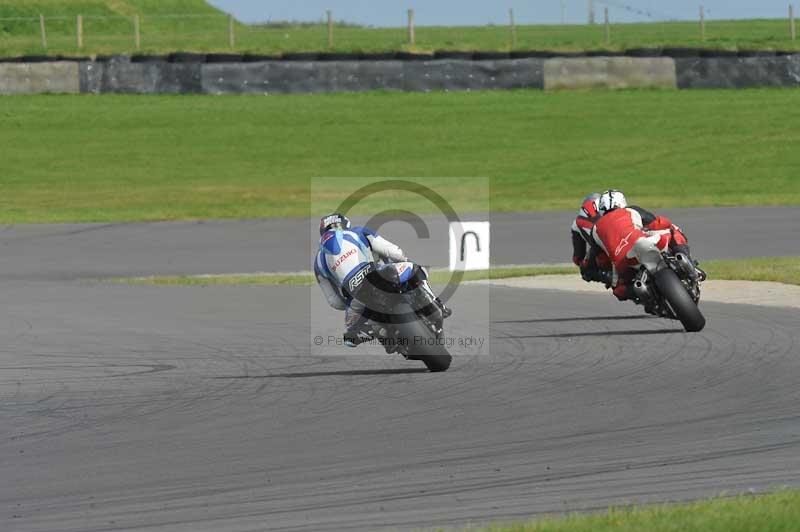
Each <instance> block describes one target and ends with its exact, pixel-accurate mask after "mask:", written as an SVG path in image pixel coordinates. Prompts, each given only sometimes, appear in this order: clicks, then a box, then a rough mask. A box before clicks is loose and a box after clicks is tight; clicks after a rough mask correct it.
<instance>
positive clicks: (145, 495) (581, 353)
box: [0, 266, 800, 532]
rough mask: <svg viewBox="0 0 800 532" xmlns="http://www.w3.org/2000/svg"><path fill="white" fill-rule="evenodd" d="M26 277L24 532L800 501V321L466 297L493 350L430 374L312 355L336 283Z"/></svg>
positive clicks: (539, 294)
mask: <svg viewBox="0 0 800 532" xmlns="http://www.w3.org/2000/svg"><path fill="white" fill-rule="evenodd" d="M98 268H99V266H98ZM54 270H55V269H54ZM54 270H53V271H54ZM23 273H24V272H19V275H18V276H17V277H18V278H17V279H16V280H10V279H8V278H6V279H4V280H2V281H0V294H2V300H3V304H2V306H0V479H2V482H0V530H3V531H9V532H17V531H36V530H46V531H53V530H58V531H61V532H69V531H80V532H91V531H100V530H103V531H105V530H170V531H256V530H266V529H269V530H287V531H304V530H308V531H319V530H359V529H362V530H379V529H390V530H406V529H414V528H420V527H431V526H448V525H452V526H459V525H464V524H467V523H478V522H484V521H487V520H493V519H503V520H505V519H512V518H525V517H528V516H531V515H535V514H541V513H543V512H561V511H566V510H587V509H598V508H604V507H605V506H606V505H608V504H612V503H615V504H624V503H629V502H648V501H668V500H669V501H672V500H684V499H691V498H697V497H704V496H712V495H717V494H720V493H722V492H728V493H730V492H742V491H746V490H750V489H752V490H759V491H760V490H768V489H772V488H777V487H781V486H784V485H791V486H795V487H797V486H798V485H799V484H800V480H798V479H800V412H799V411H798V408H797V405H798V404H799V403H800V357H798V354H800V351H799V350H798V345H800V327H798V325H799V324H800V312H798V311H790V310H784V309H778V308H761V307H748V306H735V305H720V304H706V305H704V306H703V310H704V312H705V314H706V316H707V318H708V322H709V325H708V327H707V328H706V330H705V331H703V332H702V333H700V334H685V333H683V332H681V331H680V329H679V327H678V326H677V324H676V323H674V322H669V321H665V320H660V319H655V318H649V317H644V316H642V315H640V314H639V312H638V311H637V310H636V309H635V308H633V307H632V306H626V305H622V304H612V303H610V302H609V300H608V299H607V297H605V296H597V295H571V294H568V293H563V292H550V291H526V290H512V289H504V288H492V289H491V293H490V294H488V292H487V291H488V290H489V289H488V288H485V287H479V286H474V285H470V286H462V287H461V288H460V289H459V290H458V292H457V293H456V295H455V297H454V299H453V300H452V301H451V303H452V306H453V307H454V309H455V310H456V315H455V316H454V317H453V318H452V319H451V320H450V322H449V323H448V326H449V327H448V331H449V332H450V333H451V335H454V336H464V335H473V334H477V333H478V332H479V331H482V330H486V329H487V323H486V320H487V319H488V318H487V316H489V313H487V312H486V311H487V301H486V298H487V295H489V297H490V298H491V300H490V303H488V310H490V311H491V312H490V319H491V338H490V339H489V341H490V344H488V345H487V346H486V348H485V349H483V351H482V354H480V355H476V356H470V355H468V354H467V351H466V350H465V349H462V348H460V347H458V348H456V349H454V352H455V354H456V357H455V360H454V363H453V366H452V368H451V370H450V371H448V372H447V373H443V374H430V373H426V372H423V371H422V369H423V368H422V365H421V364H420V363H418V362H406V361H404V360H402V359H401V358H399V357H392V356H387V355H385V354H382V353H381V352H380V351H379V348H377V347H371V346H365V347H364V348H363V349H360V350H359V352H360V353H363V355H350V356H347V355H341V354H336V353H332V354H331V355H330V356H319V355H317V354H312V340H311V336H312V335H313V334H316V332H317V331H319V330H324V331H328V330H330V331H336V330H338V327H339V324H340V321H339V320H341V315H339V314H335V313H327V312H324V307H323V305H324V302H323V300H322V297H321V295H320V294H318V293H317V291H316V289H314V288H301V287H261V288H252V287H209V288H199V287H153V286H124V285H114V284H102V283H96V282H91V281H86V280H83V281H80V280H79V281H54V280H42V279H41V275H39V274H40V273H41V271H40V270H37V271H33V272H31V277H30V279H24V278H23V277H24V276H23ZM76 273H79V272H76ZM76 277H79V276H78V275H76ZM312 316H322V318H320V319H319V322H316V321H315V322H314V323H313V324H312ZM334 351H337V352H338V351H339V350H336V349H334Z"/></svg>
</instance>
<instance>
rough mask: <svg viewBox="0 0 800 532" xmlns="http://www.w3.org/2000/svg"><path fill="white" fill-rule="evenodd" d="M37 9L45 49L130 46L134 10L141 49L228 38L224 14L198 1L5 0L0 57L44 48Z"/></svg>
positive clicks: (0, 12)
mask: <svg viewBox="0 0 800 532" xmlns="http://www.w3.org/2000/svg"><path fill="white" fill-rule="evenodd" d="M40 14H42V15H44V17H45V23H46V26H45V27H46V33H47V41H48V51H49V52H50V53H53V52H58V53H68V54H71V55H75V54H79V53H81V52H84V53H118V52H131V51H135V50H134V49H133V43H134V39H133V17H134V16H135V15H138V16H139V17H140V21H141V35H142V47H143V49H144V50H153V51H156V50H176V49H192V48H214V47H217V48H222V47H224V45H225V43H227V27H228V21H227V19H228V15H227V13H224V12H223V11H221V10H219V9H216V8H215V7H213V6H211V5H209V4H207V3H206V2H204V1H203V0H8V1H0V56H8V55H15V54H30V53H33V54H37V53H38V54H40V53H42V52H43V51H44V50H43V47H42V40H41V33H40V29H39V15H40ZM78 15H82V16H83V27H84V48H83V50H78V49H77V44H76V40H77V38H76V33H77V30H76V26H77V22H76V19H77V16H78ZM3 19H5V20H3ZM25 19H30V20H25ZM237 27H241V25H240V24H237Z"/></svg>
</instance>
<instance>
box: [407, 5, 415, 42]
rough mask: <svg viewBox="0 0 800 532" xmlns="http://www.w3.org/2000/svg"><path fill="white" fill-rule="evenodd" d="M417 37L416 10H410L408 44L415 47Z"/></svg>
mask: <svg viewBox="0 0 800 532" xmlns="http://www.w3.org/2000/svg"><path fill="white" fill-rule="evenodd" d="M415 42H416V35H415V34H414V10H413V9H409V10H408V44H410V45H411V46H414V43H415Z"/></svg>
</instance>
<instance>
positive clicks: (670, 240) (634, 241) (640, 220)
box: [592, 206, 690, 301]
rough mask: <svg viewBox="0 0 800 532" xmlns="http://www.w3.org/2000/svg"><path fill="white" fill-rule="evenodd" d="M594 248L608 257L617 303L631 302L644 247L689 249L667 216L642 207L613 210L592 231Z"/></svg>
mask: <svg viewBox="0 0 800 532" xmlns="http://www.w3.org/2000/svg"><path fill="white" fill-rule="evenodd" d="M592 237H593V239H594V241H595V243H596V244H597V246H598V247H599V248H600V249H601V250H602V251H603V252H604V253H605V254H606V255H607V256H608V258H609V259H610V262H611V266H612V277H611V286H612V287H613V289H614V295H615V296H616V297H617V299H619V300H621V301H622V300H626V299H631V283H632V282H633V278H634V276H635V270H634V269H633V268H635V267H636V266H637V265H638V264H639V262H638V259H637V257H638V254H639V251H640V250H641V249H643V248H645V247H649V248H656V249H658V251H660V252H663V251H666V250H667V249H670V250H671V251H672V252H673V253H683V254H684V255H686V256H687V257H689V256H690V254H689V245H688V241H687V239H686V236H685V235H684V234H683V231H682V230H681V229H680V228H679V227H678V226H677V225H675V224H673V223H672V221H671V220H670V219H669V218H667V217H666V216H656V215H654V214H653V213H651V212H649V211H646V210H644V209H642V208H641V207H635V206H632V207H627V208H624V209H615V210H613V211H610V212H608V213H606V214H605V215H604V216H603V217H602V218H600V219H599V220H597V221H596V222H595V224H594V226H593V228H592Z"/></svg>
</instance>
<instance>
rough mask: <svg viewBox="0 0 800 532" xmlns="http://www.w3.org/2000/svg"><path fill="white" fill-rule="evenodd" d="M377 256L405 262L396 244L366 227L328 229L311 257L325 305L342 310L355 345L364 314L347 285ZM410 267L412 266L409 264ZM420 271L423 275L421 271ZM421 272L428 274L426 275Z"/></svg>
mask: <svg viewBox="0 0 800 532" xmlns="http://www.w3.org/2000/svg"><path fill="white" fill-rule="evenodd" d="M376 258H379V259H382V260H383V261H384V262H387V263H402V262H406V261H407V258H406V256H405V254H404V253H403V250H402V249H400V247H399V246H397V245H395V244H393V243H391V242H389V241H388V240H386V239H385V238H383V237H382V236H380V235H378V234H377V233H376V232H374V231H372V230H371V229H369V228H367V227H353V228H351V229H338V230H329V231H326V232H325V233H323V234H322V236H321V237H320V244H319V251H318V252H317V256H316V259H315V260H314V275H315V276H316V278H317V283H318V284H319V286H320V288H321V289H322V293H323V294H324V295H325V299H326V300H327V301H328V304H329V305H330V306H331V307H333V308H335V309H337V310H344V311H345V327H346V329H347V330H346V332H345V339H346V340H348V339H350V340H351V341H353V343H354V344H357V343H358V340H357V337H359V333H360V332H361V331H360V327H361V325H363V323H364V322H365V321H366V320H365V318H364V317H363V314H364V309H365V307H364V304H363V303H362V302H361V301H359V300H358V299H357V298H355V297H353V294H351V293H350V290H349V287H350V285H351V281H352V282H353V283H355V282H358V281H360V279H361V278H362V277H364V275H365V274H366V273H367V272H368V271H369V270H370V267H371V266H373V265H374V264H375V262H376ZM401 266H402V265H401ZM409 266H412V265H411V264H410V263H409ZM390 267H392V266H390ZM412 269H413V270H414V271H418V270H420V269H419V268H411V267H410V268H409V273H410V270H412ZM422 272H423V274H424V270H422ZM424 275H425V277H427V274H424ZM420 286H421V287H422V288H423V289H424V290H425V291H426V292H428V294H429V295H430V296H431V299H433V300H435V301H436V302H437V304H440V305H441V307H442V308H443V309H445V308H446V307H444V304H442V303H440V300H439V299H438V298H436V295H435V294H434V293H433V290H432V289H431V288H430V285H429V284H428V282H427V280H421V283H420ZM366 339H367V338H366V337H364V338H362V340H366ZM348 345H350V344H348Z"/></svg>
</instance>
